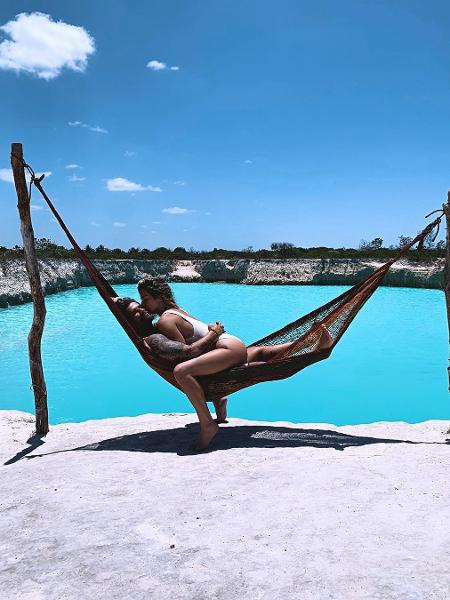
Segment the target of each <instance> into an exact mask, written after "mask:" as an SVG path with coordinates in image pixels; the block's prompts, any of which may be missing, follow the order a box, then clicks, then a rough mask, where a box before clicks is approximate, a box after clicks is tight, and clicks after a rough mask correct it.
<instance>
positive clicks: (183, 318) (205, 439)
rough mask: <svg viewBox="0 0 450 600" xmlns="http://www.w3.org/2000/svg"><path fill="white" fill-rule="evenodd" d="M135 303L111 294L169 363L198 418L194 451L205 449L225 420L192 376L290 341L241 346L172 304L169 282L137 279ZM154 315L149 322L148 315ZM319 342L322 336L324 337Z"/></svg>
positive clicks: (266, 353) (270, 352)
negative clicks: (266, 344) (214, 416)
mask: <svg viewBox="0 0 450 600" xmlns="http://www.w3.org/2000/svg"><path fill="white" fill-rule="evenodd" d="M138 292H139V295H140V298H141V303H140V304H139V303H138V302H136V301H134V300H132V299H131V298H116V299H114V301H115V302H117V303H118V305H119V306H120V307H121V308H122V310H123V311H124V314H125V315H126V317H127V319H128V320H129V321H130V322H131V323H132V324H133V325H134V327H135V328H136V330H137V331H138V332H139V333H140V335H142V337H143V338H144V341H145V343H146V344H147V345H148V346H149V347H150V349H151V350H152V352H154V353H155V354H157V355H159V356H160V357H161V358H164V359H165V360H169V361H171V362H172V363H173V364H174V369H173V375H174V377H175V379H176V381H177V383H178V385H179V386H180V388H181V389H182V390H183V392H184V393H185V394H186V396H187V397H188V398H189V400H190V402H191V404H192V405H193V407H194V409H195V412H196V413H197V417H198V420H199V423H200V433H199V436H198V439H197V443H196V449H197V450H205V449H206V448H207V447H208V446H209V444H210V443H211V441H212V440H213V438H214V436H215V435H216V434H217V432H218V429H219V425H218V424H219V423H223V422H225V420H226V414H227V413H226V402H227V400H226V398H222V399H221V400H219V401H217V402H214V406H215V410H216V417H217V418H216V420H214V419H213V418H212V416H211V413H210V411H209V408H208V405H207V403H206V398H205V394H204V392H203V389H202V387H201V385H200V383H199V382H198V380H197V377H200V376H202V375H210V374H212V373H218V372H220V371H224V370H225V369H229V368H231V367H235V366H238V365H242V364H244V363H252V364H254V363H258V362H265V361H267V360H270V359H271V358H273V357H274V356H276V355H277V354H279V353H280V352H283V351H284V350H287V349H288V348H289V346H291V343H286V344H278V345H276V346H257V347H256V346H254V347H251V348H246V347H245V345H244V343H243V342H242V341H241V340H240V339H239V338H238V337H236V336H234V335H231V334H229V333H225V330H224V327H223V325H222V324H221V323H220V322H218V321H217V322H216V323H214V324H210V325H207V324H206V323H204V322H203V321H200V320H199V319H196V318H195V317H193V316H192V315H191V314H189V313H188V312H186V311H185V310H183V309H182V308H181V307H180V306H178V304H177V303H176V300H175V297H174V295H173V292H172V290H171V288H170V286H169V285H168V284H167V283H166V282H165V281H164V280H161V279H142V280H141V281H139V282H138ZM156 315H158V316H159V320H158V322H157V323H156V325H154V324H153V319H154V317H155V316H156ZM324 341H325V340H324Z"/></svg>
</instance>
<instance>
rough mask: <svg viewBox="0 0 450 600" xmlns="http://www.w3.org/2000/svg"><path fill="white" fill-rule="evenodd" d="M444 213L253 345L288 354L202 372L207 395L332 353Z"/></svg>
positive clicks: (106, 296) (152, 362) (134, 336)
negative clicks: (359, 276) (356, 279)
mask: <svg viewBox="0 0 450 600" xmlns="http://www.w3.org/2000/svg"><path fill="white" fill-rule="evenodd" d="M41 180H42V177H41V178H40V179H35V178H34V177H33V178H32V181H33V183H34V184H35V186H36V187H37V189H38V190H39V191H40V193H41V194H42V196H43V198H44V200H45V201H46V203H47V204H48V206H49V208H50V210H51V211H52V213H53V214H54V216H55V218H56V219H57V221H58V223H59V224H60V225H61V227H62V229H63V230H64V232H65V234H66V235H67V237H68V239H69V241H70V242H71V244H72V246H73V248H74V249H75V251H76V253H77V254H78V257H79V259H80V261H81V262H82V264H83V265H84V266H85V268H86V269H87V271H88V273H89V275H90V277H91V279H92V283H93V284H94V285H95V287H96V288H97V290H98V292H99V294H100V296H101V297H102V298H103V300H104V301H105V302H106V304H107V306H108V308H109V309H110V311H111V312H112V313H113V315H114V316H115V317H116V319H117V320H118V321H119V323H120V325H121V326H122V327H123V329H124V330H125V332H126V333H127V335H128V337H129V338H130V340H131V341H132V342H133V344H134V345H135V346H136V348H137V350H138V352H139V353H140V355H141V356H142V358H143V359H144V360H145V362H146V363H147V364H148V365H149V366H150V367H151V368H152V369H154V370H155V371H156V372H157V373H158V374H159V375H161V376H162V377H164V379H166V380H167V381H168V382H170V383H171V384H172V385H174V386H175V387H178V388H179V386H178V384H177V382H176V381H175V379H174V377H173V374H172V370H173V365H171V364H170V363H168V362H165V361H163V360H161V359H159V358H158V357H157V356H155V355H154V354H152V352H151V351H150V349H149V347H148V346H147V345H146V344H145V342H144V340H143V339H142V338H141V337H140V335H139V334H138V332H137V331H136V330H135V328H134V327H133V325H132V324H131V323H130V322H129V321H128V320H127V319H126V317H125V315H124V314H123V313H122V311H121V309H120V308H119V307H118V306H117V304H116V303H115V302H113V301H112V298H114V297H117V294H116V292H115V291H114V290H113V288H112V287H111V285H110V284H109V283H108V281H106V279H105V278H104V277H103V275H102V274H101V273H100V272H99V271H98V269H97V268H96V267H95V266H94V265H93V263H92V262H91V260H90V259H89V258H88V257H87V255H86V254H85V252H84V251H83V250H82V249H81V248H80V246H79V245H78V244H77V242H76V241H75V239H74V237H73V236H72V234H71V233H70V231H69V230H68V229H67V227H66V225H65V223H64V221H63V220H62V218H61V216H60V215H59V213H58V211H57V210H56V208H55V207H54V205H53V203H52V202H51V201H50V199H49V197H48V196H47V194H46V193H45V191H44V189H43V188H42V186H41ZM435 212H438V211H435ZM439 212H440V211H439ZM431 214H433V213H431ZM428 216H429V215H428ZM441 218H442V217H441V216H440V217H438V218H437V219H435V220H434V221H433V222H432V223H430V224H429V225H427V226H426V227H425V229H423V231H421V232H420V233H419V234H418V235H417V236H416V237H415V238H414V239H413V240H412V241H411V242H409V243H408V244H406V245H405V246H403V247H402V248H401V249H400V251H399V253H398V255H397V256H395V257H394V258H392V259H391V260H389V261H388V262H386V263H385V264H384V265H382V266H381V267H379V268H378V269H376V270H375V271H374V272H373V273H372V274H371V275H369V276H368V277H366V278H365V279H364V280H363V281H361V282H360V283H357V284H356V285H354V286H353V287H352V288H350V289H349V290H347V291H346V292H344V293H343V294H341V295H340V296H338V297H337V298H334V299H333V300H330V302H327V304H324V305H323V306H320V307H319V308H316V309H315V310H313V311H312V312H310V313H308V314H307V315H304V316H303V317H300V318H299V319H297V320H296V321H293V322H292V323H289V324H288V325H286V326H285V327H283V328H282V329H279V330H278V331H274V332H273V333H271V334H269V335H267V336H266V337H264V338H261V339H260V340H258V341H256V342H253V344H251V345H250V347H252V346H271V345H276V344H284V343H286V342H292V343H291V346H289V347H288V349H287V350H284V351H283V352H282V353H279V354H278V355H276V356H275V357H274V358H272V359H270V360H268V361H267V362H265V363H263V364H261V363H259V364H255V365H252V364H250V365H242V366H239V367H233V368H231V369H226V370H225V371H221V372H220V373H214V374H212V375H208V376H204V377H200V378H199V381H200V383H201V385H202V388H203V390H204V392H205V396H206V398H207V400H208V401H212V400H217V399H219V398H222V397H224V396H227V395H229V394H232V393H234V392H237V391H238V390H242V389H244V388H246V387H249V386H251V385H254V384H255V383H259V382H262V381H274V380H277V379H285V378H286V377H290V376H291V375H294V374H295V373H298V372H299V371H301V370H302V369H304V368H305V367H308V366H309V365H312V364H313V363H316V362H318V361H320V360H324V359H325V358H328V357H329V356H330V354H331V352H332V350H333V348H334V347H335V346H336V344H337V343H338V341H339V340H340V339H341V337H342V335H343V334H344V332H345V330H346V329H347V327H348V326H349V325H350V323H351V322H352V321H353V319H354V318H355V316H356V315H357V313H358V312H359V311H360V310H361V308H362V307H363V306H364V304H365V303H366V302H367V300H368V299H369V298H370V297H371V295H372V294H373V293H374V291H375V290H376V289H377V287H378V286H379V285H380V283H381V282H382V281H383V278H384V276H385V275H386V273H387V272H388V270H389V269H390V267H391V266H392V265H393V264H394V263H395V262H396V261H398V260H399V259H400V258H402V257H403V256H404V255H405V254H406V253H407V252H408V250H410V249H411V248H412V247H413V246H414V245H415V244H418V248H419V249H420V248H421V247H422V246H423V243H424V239H425V237H426V236H427V235H429V234H430V233H431V232H432V231H433V229H434V228H435V227H438V226H439V223H440V220H441ZM436 235H437V234H436ZM324 331H325V332H327V333H328V334H329V336H327V342H326V344H322V343H320V342H321V337H322V335H323V334H324Z"/></svg>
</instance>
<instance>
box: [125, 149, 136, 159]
mask: <svg viewBox="0 0 450 600" xmlns="http://www.w3.org/2000/svg"><path fill="white" fill-rule="evenodd" d="M124 156H126V157H127V158H128V157H130V156H137V152H134V151H133V150H125V153H124Z"/></svg>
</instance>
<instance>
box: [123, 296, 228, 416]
mask: <svg viewBox="0 0 450 600" xmlns="http://www.w3.org/2000/svg"><path fill="white" fill-rule="evenodd" d="M113 301H114V302H116V303H117V304H118V306H120V308H121V309H122V311H123V313H124V314H125V316H126V317H127V319H128V321H129V322H130V323H132V325H133V326H134V327H135V328H136V330H137V331H138V333H139V334H140V335H141V336H142V337H143V339H144V342H145V343H146V344H147V346H148V347H149V348H150V350H151V351H152V352H153V353H154V354H156V355H157V356H158V357H160V358H162V359H163V360H166V361H168V362H170V363H172V364H173V366H175V365H177V364H179V363H180V362H185V361H187V360H190V359H191V358H196V357H197V356H200V355H201V354H204V353H205V352H209V350H212V349H213V348H214V347H215V345H216V342H217V338H218V337H219V335H220V334H221V333H223V332H224V331H225V328H224V326H223V325H222V323H219V322H218V321H216V322H215V323H211V324H209V325H208V329H209V331H208V333H207V334H206V335H205V336H203V337H202V338H200V339H199V340H197V341H196V342H193V343H192V344H185V343H183V342H177V341H174V340H171V339H169V338H168V337H166V336H165V335H163V334H162V333H159V332H158V330H157V329H156V327H155V326H154V325H153V316H152V315H151V314H150V313H149V312H148V311H147V310H145V308H143V307H142V306H141V305H140V304H139V303H138V302H136V300H133V299H132V298H113ZM214 408H215V411H216V423H226V417H227V399H226V398H220V399H219V400H216V401H214Z"/></svg>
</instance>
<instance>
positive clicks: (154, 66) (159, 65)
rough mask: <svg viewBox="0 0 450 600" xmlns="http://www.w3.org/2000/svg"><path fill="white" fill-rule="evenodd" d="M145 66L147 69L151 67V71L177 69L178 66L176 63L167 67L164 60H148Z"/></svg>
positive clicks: (178, 68)
mask: <svg viewBox="0 0 450 600" xmlns="http://www.w3.org/2000/svg"><path fill="white" fill-rule="evenodd" d="M147 67H148V68H149V69H151V70H152V71H167V70H168V71H179V70H180V67H178V66H177V65H174V66H173V67H169V66H168V65H167V64H166V63H165V62H162V61H160V60H154V59H153V60H150V61H149V62H148V63H147Z"/></svg>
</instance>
